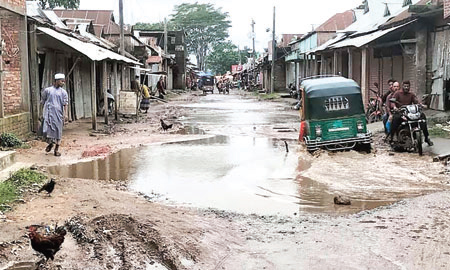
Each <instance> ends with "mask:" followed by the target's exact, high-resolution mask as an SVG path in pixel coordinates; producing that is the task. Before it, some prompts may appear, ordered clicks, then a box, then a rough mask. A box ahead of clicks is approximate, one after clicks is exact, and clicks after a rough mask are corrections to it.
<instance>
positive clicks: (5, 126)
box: [0, 113, 31, 138]
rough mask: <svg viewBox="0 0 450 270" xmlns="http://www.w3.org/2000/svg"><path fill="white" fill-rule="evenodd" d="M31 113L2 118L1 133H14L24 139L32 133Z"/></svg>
mask: <svg viewBox="0 0 450 270" xmlns="http://www.w3.org/2000/svg"><path fill="white" fill-rule="evenodd" d="M30 117H31V116H30V113H20V114H16V115H12V116H7V117H4V118H0V133H3V132H8V133H14V134H16V135H17V136H18V137H20V138H24V137H25V136H27V135H28V134H29V132H30Z"/></svg>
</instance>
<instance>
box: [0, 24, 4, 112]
mask: <svg viewBox="0 0 450 270" xmlns="http://www.w3.org/2000/svg"><path fill="white" fill-rule="evenodd" d="M1 36H2V21H1V20H0V37H1ZM3 107H4V105H3V56H2V55H1V54H0V118H3V117H4V116H5V109H4V108H3Z"/></svg>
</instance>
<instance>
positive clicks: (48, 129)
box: [41, 86, 69, 140]
mask: <svg viewBox="0 0 450 270" xmlns="http://www.w3.org/2000/svg"><path fill="white" fill-rule="evenodd" d="M68 102H69V99H68V96H67V92H66V90H64V89H63V88H61V87H59V88H56V87H55V86H50V87H48V88H45V89H44V91H43V92H42V95H41V103H42V104H44V114H43V116H44V124H43V130H42V131H43V133H44V136H45V137H47V138H49V139H56V140H61V137H62V130H63V125H64V105H67V103H68Z"/></svg>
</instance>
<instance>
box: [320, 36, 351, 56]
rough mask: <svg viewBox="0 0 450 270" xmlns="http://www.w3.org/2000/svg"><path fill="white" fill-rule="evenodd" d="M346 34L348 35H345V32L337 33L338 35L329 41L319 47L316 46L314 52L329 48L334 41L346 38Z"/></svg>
mask: <svg viewBox="0 0 450 270" xmlns="http://www.w3.org/2000/svg"><path fill="white" fill-rule="evenodd" d="M345 36H346V35H345V34H344V33H337V34H336V37H334V38H332V39H330V40H328V41H327V42H325V43H324V44H322V45H320V46H319V47H317V48H315V49H314V50H313V52H319V51H323V50H325V49H326V48H328V47H329V46H330V45H331V44H334V43H336V42H339V41H341V40H342V39H344V38H345Z"/></svg>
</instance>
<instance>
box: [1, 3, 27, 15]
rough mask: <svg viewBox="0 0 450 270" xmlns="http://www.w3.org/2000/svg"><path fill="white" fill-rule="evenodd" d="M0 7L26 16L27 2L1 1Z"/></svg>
mask: <svg viewBox="0 0 450 270" xmlns="http://www.w3.org/2000/svg"><path fill="white" fill-rule="evenodd" d="M0 7H4V8H6V9H9V10H12V11H14V12H17V13H19V14H22V15H25V13H26V0H0Z"/></svg>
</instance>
